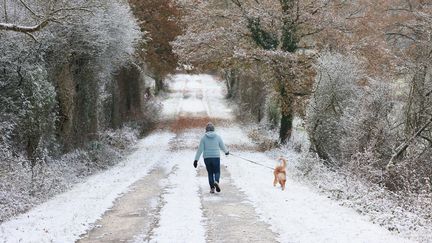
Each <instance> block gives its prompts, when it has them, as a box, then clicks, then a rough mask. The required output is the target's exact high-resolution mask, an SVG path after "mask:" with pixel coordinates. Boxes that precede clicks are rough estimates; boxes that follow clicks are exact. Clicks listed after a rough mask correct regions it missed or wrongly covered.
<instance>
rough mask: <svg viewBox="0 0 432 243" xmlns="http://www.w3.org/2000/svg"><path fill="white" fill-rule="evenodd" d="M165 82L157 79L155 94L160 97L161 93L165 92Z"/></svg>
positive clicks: (159, 78)
mask: <svg viewBox="0 0 432 243" xmlns="http://www.w3.org/2000/svg"><path fill="white" fill-rule="evenodd" d="M164 88H165V87H164V82H163V78H161V77H155V89H156V90H155V94H156V95H158V94H159V93H160V92H161V91H163V90H164Z"/></svg>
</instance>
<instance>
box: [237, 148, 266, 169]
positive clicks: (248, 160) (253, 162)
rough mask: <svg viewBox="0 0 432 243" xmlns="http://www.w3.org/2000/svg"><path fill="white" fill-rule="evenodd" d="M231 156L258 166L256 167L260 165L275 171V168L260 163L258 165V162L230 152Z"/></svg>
mask: <svg viewBox="0 0 432 243" xmlns="http://www.w3.org/2000/svg"><path fill="white" fill-rule="evenodd" d="M229 154H230V155H232V156H234V157H237V158H239V159H242V160H245V161H247V162H249V163H252V164H256V165H259V166H262V167H265V168H267V169H270V170H274V168H272V167H270V166H267V165H263V164H260V163H258V162H255V161H253V160H250V159H246V158H244V157H241V156H239V155H235V154H232V153H231V152H230V153H229Z"/></svg>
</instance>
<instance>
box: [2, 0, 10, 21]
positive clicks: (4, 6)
mask: <svg viewBox="0 0 432 243" xmlns="http://www.w3.org/2000/svg"><path fill="white" fill-rule="evenodd" d="M3 8H4V18H5V22H9V18H8V12H7V5H6V0H3Z"/></svg>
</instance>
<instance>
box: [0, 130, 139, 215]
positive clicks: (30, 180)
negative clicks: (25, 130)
mask: <svg viewBox="0 0 432 243" xmlns="http://www.w3.org/2000/svg"><path fill="white" fill-rule="evenodd" d="M138 134H139V131H138V130H137V129H132V128H129V127H124V128H122V129H119V130H115V131H114V130H110V131H106V132H103V133H101V134H100V135H99V136H100V140H98V141H97V142H94V143H90V144H88V147H86V148H85V149H77V150H74V151H71V152H69V153H67V154H64V155H62V156H60V157H58V158H47V159H46V160H45V161H44V162H43V163H38V164H36V165H34V166H33V168H31V166H30V162H29V161H28V160H27V159H26V158H25V157H23V156H21V157H11V158H9V159H11V160H12V159H13V161H10V162H13V163H0V222H3V221H4V220H7V219H8V218H10V217H12V216H15V215H17V214H19V213H23V212H25V211H27V210H29V209H30V208H31V207H33V206H34V205H36V204H39V203H41V202H43V201H46V200H47V199H49V198H51V197H52V196H54V195H56V194H58V193H61V192H63V191H65V190H67V189H69V188H70V187H71V186H72V185H73V184H75V183H77V182H79V181H81V180H82V179H83V178H85V177H87V176H89V175H92V174H94V173H96V172H98V171H101V170H104V169H106V168H108V167H109V166H110V165H114V164H116V163H118V162H119V161H120V159H122V158H123V157H124V155H125V153H127V152H128V151H130V150H131V147H132V145H133V144H134V143H135V142H136V141H137V138H138Z"/></svg>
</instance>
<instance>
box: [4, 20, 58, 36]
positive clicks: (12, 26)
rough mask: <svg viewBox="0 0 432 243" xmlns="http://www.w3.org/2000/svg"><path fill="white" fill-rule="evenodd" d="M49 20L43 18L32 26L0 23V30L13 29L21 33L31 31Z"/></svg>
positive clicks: (40, 27) (37, 29)
mask: <svg viewBox="0 0 432 243" xmlns="http://www.w3.org/2000/svg"><path fill="white" fill-rule="evenodd" d="M50 21H51V20H50V19H45V20H44V21H42V22H40V23H39V24H37V25H34V26H24V25H16V24H8V23H0V30H6V31H15V32H21V33H33V32H36V31H39V30H41V29H43V28H45V27H46V26H47V25H48V23H49V22H50Z"/></svg>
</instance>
